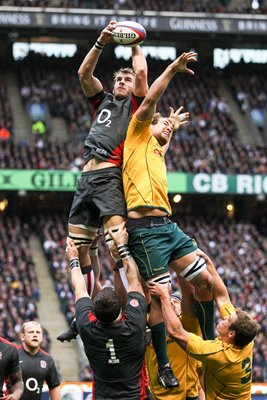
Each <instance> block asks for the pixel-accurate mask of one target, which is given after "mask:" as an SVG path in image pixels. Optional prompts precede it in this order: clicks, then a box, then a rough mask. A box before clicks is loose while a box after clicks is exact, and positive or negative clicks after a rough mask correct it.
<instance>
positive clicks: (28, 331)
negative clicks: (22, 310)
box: [21, 324, 43, 348]
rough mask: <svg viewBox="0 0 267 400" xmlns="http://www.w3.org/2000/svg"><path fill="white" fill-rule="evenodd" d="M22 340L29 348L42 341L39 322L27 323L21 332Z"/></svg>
mask: <svg viewBox="0 0 267 400" xmlns="http://www.w3.org/2000/svg"><path fill="white" fill-rule="evenodd" d="M21 339H22V342H23V343H24V344H25V345H26V346H27V347H30V348H37V347H40V345H41V343H42V341H43V333H42V328H41V326H40V325H39V324H28V325H26V326H25V330H24V333H22V334H21Z"/></svg>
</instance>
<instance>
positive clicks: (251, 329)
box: [229, 308, 259, 348]
mask: <svg viewBox="0 0 267 400" xmlns="http://www.w3.org/2000/svg"><path fill="white" fill-rule="evenodd" d="M236 315H237V319H236V320H235V321H234V322H233V323H232V324H231V325H230V326H229V329H230V330H232V331H235V337H234V344H235V346H238V347H241V348H242V347H245V346H246V345H247V344H248V343H250V342H251V341H252V340H253V339H254V338H255V336H256V335H257V333H258V331H259V326H258V324H257V322H256V321H255V320H254V319H253V318H252V317H251V315H249V313H248V312H246V311H243V310H241V309H240V308H237V309H236Z"/></svg>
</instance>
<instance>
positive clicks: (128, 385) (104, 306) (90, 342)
mask: <svg viewBox="0 0 267 400" xmlns="http://www.w3.org/2000/svg"><path fill="white" fill-rule="evenodd" d="M110 234H111V236H112V237H113V239H114V241H115V243H116V245H117V247H118V250H119V252H120V256H121V258H122V262H123V266H124V268H125V272H126V277H127V279H128V283H129V286H128V291H127V292H128V293H127V305H126V307H125V309H124V311H123V312H122V304H121V302H120V300H119V297H118V295H117V294H116V292H115V290H114V289H112V288H110V287H106V288H104V289H102V290H100V291H99V292H98V293H97V295H96V296H95V298H94V300H93V301H92V300H91V298H90V297H89V295H88V292H87V288H86V285H85V282H84V279H83V276H82V273H81V269H80V263H79V259H78V250H77V248H76V246H75V244H74V241H73V240H71V239H69V238H68V239H67V248H66V254H67V257H68V260H69V261H70V268H71V280H72V284H73V287H74V293H75V299H76V307H75V312H76V318H77V327H78V332H79V334H80V336H81V339H82V341H83V344H84V349H85V353H86V355H87V358H88V360H89V363H90V365H91V367H92V370H93V376H94V391H93V398H94V399H97V400H109V399H129V400H142V399H145V398H146V394H145V393H142V392H141V390H140V376H141V375H140V374H141V371H142V365H143V360H144V353H145V349H146V340H145V336H146V332H145V331H146V308H147V304H146V299H145V296H144V292H143V289H142V285H141V282H140V276H139V272H138V269H137V267H136V264H135V262H134V260H133V258H132V256H131V254H130V252H129V248H128V245H127V240H128V235H127V232H126V229H125V227H124V226H121V227H120V228H119V230H118V232H116V233H112V232H110ZM115 273H118V272H117V271H116V270H115Z"/></svg>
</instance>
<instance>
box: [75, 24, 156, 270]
mask: <svg viewBox="0 0 267 400" xmlns="http://www.w3.org/2000/svg"><path fill="white" fill-rule="evenodd" d="M116 24H117V23H116V21H111V22H110V23H109V24H108V26H107V27H106V28H105V29H103V30H102V32H101V34H100V36H99V38H98V40H97V41H96V43H95V45H94V46H93V47H92V48H91V50H90V51H89V52H88V54H87V55H86V57H85V59H84V60H83V62H82V64H81V66H80V68H79V71H78V75H79V79H80V82H81V86H82V88H83V91H84V94H85V96H86V97H87V98H88V101H89V102H90V103H91V105H92V106H93V111H94V112H93V122H92V126H91V129H90V131H89V134H88V136H87V138H86V140H85V145H84V161H85V165H84V168H83V173H82V176H81V178H80V180H79V182H78V185H77V189H76V193H75V195H74V199H73V203H72V207H71V211H70V215H69V237H70V238H71V239H73V240H74V242H75V245H76V246H77V248H78V250H79V259H80V263H81V267H82V268H83V272H84V273H86V271H88V269H89V270H90V257H89V254H88V249H89V248H90V246H91V243H92V241H93V239H94V237H95V235H96V232H97V229H98V228H99V226H100V225H101V224H102V225H103V226H104V228H105V234H106V241H107V244H108V245H109V247H111V246H112V239H111V237H110V235H109V234H108V230H109V229H111V230H116V228H117V226H119V225H120V224H121V223H122V221H123V220H124V219H125V215H126V208H125V200H124V194H123V188H122V177H121V165H122V155H123V144H124V140H125V136H126V131H127V128H128V124H129V120H130V118H131V116H132V114H133V113H134V112H135V111H136V110H137V108H138V106H139V105H140V104H141V102H142V100H143V98H144V96H145V95H146V92H147V89H148V85H147V64H146V59H145V57H144V56H143V54H142V51H141V48H140V46H136V47H133V48H132V66H133V69H131V68H122V69H120V70H119V71H117V72H116V73H115V74H114V89H113V92H112V93H106V92H104V90H103V86H102V83H101V82H100V80H99V79H97V78H96V77H95V76H94V75H93V74H94V71H95V68H96V65H97V62H98V60H99V57H100V54H101V52H102V50H103V48H104V46H105V45H107V44H108V43H112V42H114V41H113V36H112V31H113V30H114V29H115V27H116ZM86 267H87V268H86ZM122 270H123V268H122Z"/></svg>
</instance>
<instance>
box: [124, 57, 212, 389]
mask: <svg viewBox="0 0 267 400" xmlns="http://www.w3.org/2000/svg"><path fill="white" fill-rule="evenodd" d="M196 57H197V54H196V53H194V52H188V53H183V54H182V55H181V56H180V57H178V58H177V59H176V60H175V61H173V62H172V63H171V64H170V65H168V67H167V68H166V69H165V71H164V72H163V73H162V74H161V75H160V76H159V77H158V78H157V79H156V80H155V82H154V83H153V84H152V85H151V87H150V89H149V91H148V93H147V95H146V97H145V99H144V100H143V102H142V104H141V106H140V107H139V108H138V110H137V111H136V113H135V114H134V115H133V117H132V119H131V121H130V124H129V127H128V131H127V135H126V140H125V144H124V153H123V187H124V193H125V199H126V204H127V218H128V219H127V225H126V226H127V230H128V232H129V246H130V250H131V252H132V254H133V256H134V258H135V261H136V263H137V265H138V268H139V271H140V273H141V275H142V276H143V278H144V279H145V280H146V281H151V280H155V281H157V282H161V283H163V284H164V283H166V282H168V281H169V280H170V273H169V265H170V266H171V268H172V269H174V270H175V272H176V273H177V275H180V276H181V277H182V278H184V279H186V280H187V281H188V282H190V283H191V284H192V285H193V286H194V287H195V289H196V290H195V295H196V297H195V300H196V302H195V307H197V317H198V319H199V322H200V325H201V329H202V334H203V337H205V338H211V337H212V338H213V337H214V332H213V330H214V329H213V294H212V277H211V276H210V274H209V273H208V271H207V269H206V263H205V260H204V259H203V258H201V257H199V256H197V255H196V251H197V244H196V242H195V241H194V240H193V239H192V238H190V237H188V236H187V235H186V234H185V233H184V232H183V231H182V230H181V229H180V228H179V227H178V225H177V224H176V223H173V222H172V221H171V220H170V218H169V217H170V216H171V207H170V203H169V200H168V188H167V172H166V164H165V160H164V155H165V153H166V151H167V148H168V146H169V142H170V140H171V136H172V132H173V131H174V130H176V129H178V128H179V126H180V125H182V124H184V123H185V122H186V121H187V119H188V113H185V114H181V111H182V108H181V107H180V108H179V109H178V110H177V111H176V112H174V110H173V109H171V113H170V115H169V116H168V117H163V116H161V115H160V114H159V113H156V114H155V111H156V105H157V102H158V100H159V99H160V97H161V96H162V95H163V93H164V91H165V90H166V88H167V86H168V84H169V82H170V81H171V79H172V78H173V77H174V76H175V75H176V74H177V73H181V72H184V73H188V74H191V75H194V72H193V71H192V70H191V69H189V68H188V67H187V63H189V62H193V61H194V62H195V61H196ZM149 323H150V326H151V332H152V340H153V345H154V349H155V352H156V355H157V361H158V367H159V370H158V380H159V382H160V384H161V385H162V386H163V387H165V388H173V387H177V386H178V385H179V383H178V381H177V380H176V378H175V376H174V375H173V372H172V370H171V366H170V363H169V359H168V357H167V352H166V346H165V344H166V332H165V326H164V323H163V319H162V315H161V308H160V304H159V302H158V301H157V299H154V298H152V301H151V312H150V317H149ZM204 323H205V326H204Z"/></svg>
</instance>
